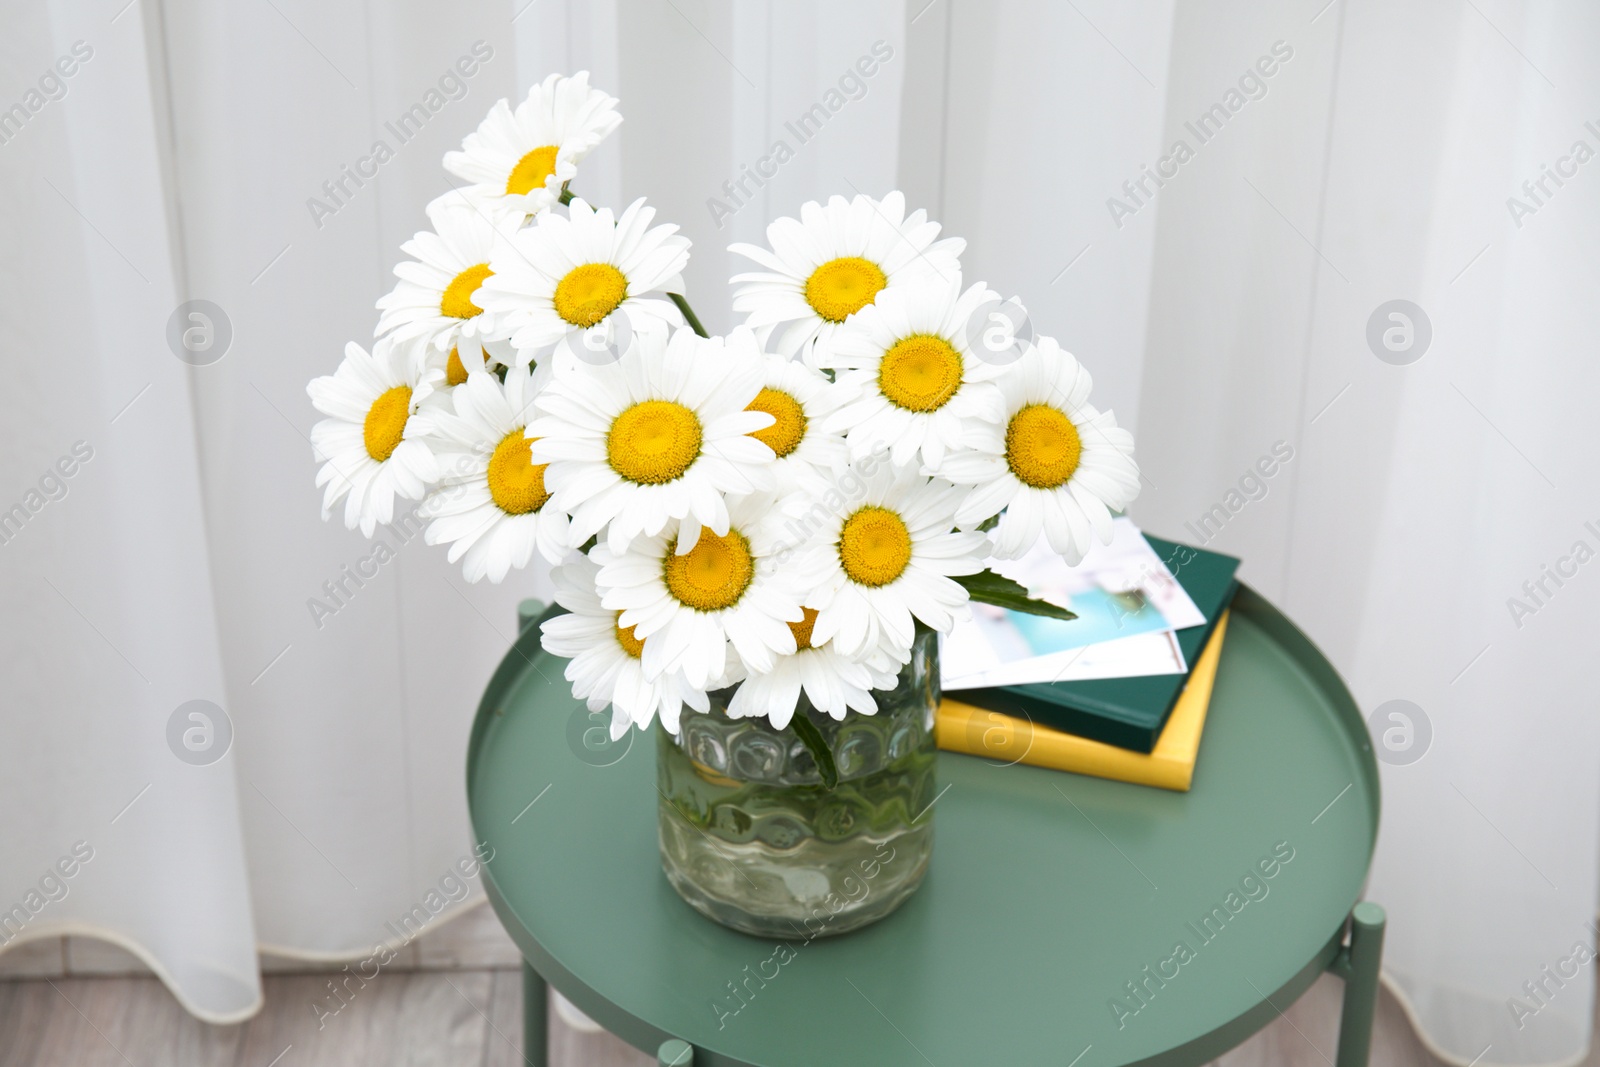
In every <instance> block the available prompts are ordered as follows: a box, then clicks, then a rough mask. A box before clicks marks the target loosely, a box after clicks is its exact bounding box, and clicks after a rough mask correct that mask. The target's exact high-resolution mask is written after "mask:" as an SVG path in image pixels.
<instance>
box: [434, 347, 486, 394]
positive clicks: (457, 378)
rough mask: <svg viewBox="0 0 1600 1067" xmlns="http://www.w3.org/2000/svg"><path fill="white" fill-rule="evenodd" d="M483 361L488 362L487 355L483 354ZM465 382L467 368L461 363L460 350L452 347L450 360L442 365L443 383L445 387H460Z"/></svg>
mask: <svg viewBox="0 0 1600 1067" xmlns="http://www.w3.org/2000/svg"><path fill="white" fill-rule="evenodd" d="M483 361H484V362H485V363H487V362H489V353H488V352H487V351H485V352H484V353H483ZM466 380H467V366H466V364H464V363H462V362H461V350H460V349H458V348H454V347H452V348H451V349H450V358H449V359H448V360H447V361H446V362H445V365H444V381H445V384H446V385H460V384H461V383H462V382H464V381H466Z"/></svg>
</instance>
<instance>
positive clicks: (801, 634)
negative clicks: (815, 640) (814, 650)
mask: <svg viewBox="0 0 1600 1067" xmlns="http://www.w3.org/2000/svg"><path fill="white" fill-rule="evenodd" d="M800 610H801V611H803V612H805V618H803V619H801V620H800V621H799V622H791V623H790V624H789V632H790V633H792V634H794V650H795V651H796V652H804V651H805V650H806V649H808V648H811V647H813V646H812V644H811V631H812V630H813V629H815V628H816V625H817V613H816V610H815V609H813V608H801V609H800Z"/></svg>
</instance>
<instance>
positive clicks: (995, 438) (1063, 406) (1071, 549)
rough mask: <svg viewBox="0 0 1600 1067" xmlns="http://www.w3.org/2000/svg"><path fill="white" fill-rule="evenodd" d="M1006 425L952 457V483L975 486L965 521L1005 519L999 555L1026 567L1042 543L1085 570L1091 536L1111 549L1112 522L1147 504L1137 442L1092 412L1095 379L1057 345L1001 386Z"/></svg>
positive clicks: (980, 432) (1044, 344)
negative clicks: (1142, 499) (1114, 515)
mask: <svg viewBox="0 0 1600 1067" xmlns="http://www.w3.org/2000/svg"><path fill="white" fill-rule="evenodd" d="M998 384H999V388H1000V392H1001V394H1002V395H1003V396H1004V398H1005V417H1004V419H1003V420H1002V421H1001V423H1000V424H999V425H996V426H975V427H973V429H972V430H971V433H970V436H969V437H968V438H967V441H966V444H967V445H968V446H969V447H968V449H965V450H962V451H958V452H954V453H952V454H951V455H950V456H949V458H948V459H946V460H945V464H944V467H943V468H942V473H943V474H944V475H945V476H946V477H948V478H950V479H951V480H952V481H954V482H957V483H959V484H961V485H966V486H974V487H975V488H974V489H972V491H971V492H970V494H968V496H967V498H966V500H965V502H963V503H962V505H961V507H960V509H959V510H958V511H957V512H956V521H957V522H959V523H961V524H962V525H963V526H965V525H968V524H971V523H978V522H982V521H983V520H985V519H987V518H989V517H990V516H991V515H995V514H998V513H1000V512H1001V510H1002V509H1004V514H1002V515H1000V523H999V526H998V527H997V528H996V529H995V531H994V540H995V550H994V554H995V555H996V556H998V557H999V558H1001V559H1019V558H1021V557H1022V556H1024V555H1026V554H1027V552H1028V550H1029V549H1030V548H1032V547H1033V545H1034V542H1036V541H1037V540H1038V539H1039V532H1040V530H1041V529H1042V530H1043V531H1044V535H1045V537H1046V538H1047V539H1048V540H1049V542H1050V548H1051V549H1052V550H1053V551H1055V552H1057V553H1060V554H1061V555H1062V556H1063V557H1065V558H1066V561H1067V562H1068V563H1069V564H1076V563H1078V562H1079V561H1080V560H1082V559H1083V555H1084V553H1085V552H1087V551H1088V550H1089V546H1090V544H1091V543H1092V542H1091V535H1093V536H1097V537H1098V538H1099V539H1100V540H1101V541H1102V542H1110V540H1111V512H1112V511H1121V510H1123V509H1124V508H1126V507H1127V506H1128V504H1130V503H1131V502H1132V501H1133V498H1134V497H1136V496H1138V495H1139V466H1138V464H1137V463H1135V462H1134V460H1133V435H1132V434H1130V433H1129V432H1128V431H1127V430H1124V429H1121V428H1120V427H1118V426H1117V419H1116V416H1115V415H1113V414H1112V413H1111V412H1109V411H1106V412H1100V411H1096V410H1095V409H1094V407H1092V406H1091V405H1090V404H1089V403H1088V398H1089V386H1090V380H1089V372H1088V371H1086V370H1084V369H1083V367H1082V366H1081V365H1080V364H1079V363H1078V361H1077V360H1076V359H1074V358H1073V357H1072V354H1071V353H1069V352H1065V351H1063V350H1062V348H1061V346H1060V345H1058V344H1056V342H1055V341H1054V340H1053V339H1051V338H1048V337H1046V338H1042V339H1041V340H1040V341H1039V343H1038V344H1037V345H1035V346H1029V347H1028V348H1027V349H1025V350H1024V352H1023V355H1022V358H1021V359H1019V360H1017V362H1016V363H1014V364H1012V365H1011V366H1010V367H1009V368H1007V371H1006V373H1005V374H1004V375H1003V376H1002V377H1001V378H1000V380H999V383H998Z"/></svg>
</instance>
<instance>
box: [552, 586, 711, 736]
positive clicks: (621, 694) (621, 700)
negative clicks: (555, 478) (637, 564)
mask: <svg viewBox="0 0 1600 1067" xmlns="http://www.w3.org/2000/svg"><path fill="white" fill-rule="evenodd" d="M599 571H600V568H599V566H598V565H597V564H596V563H595V562H594V561H593V560H591V559H589V558H588V557H587V556H576V557H574V558H573V559H572V561H571V562H569V563H565V564H562V565H561V566H559V567H557V568H555V569H554V570H553V571H551V572H550V576H551V578H552V579H553V580H554V582H555V599H556V603H557V604H560V605H561V606H562V607H564V608H566V609H567V611H568V612H570V614H567V615H557V616H556V617H555V618H552V619H546V620H545V621H544V622H543V623H542V624H541V625H540V627H539V634H540V643H541V644H543V646H544V647H545V649H547V650H548V651H550V652H551V653H554V654H555V655H557V656H565V657H567V659H568V660H569V661H570V662H568V664H567V669H566V678H567V681H569V682H571V683H572V695H573V696H575V697H577V698H578V699H579V700H582V701H584V702H585V703H586V704H587V705H588V707H589V710H590V711H602V710H604V709H605V706H606V705H607V704H610V705H611V739H612V740H613V741H615V740H616V739H617V738H619V737H621V736H622V735H623V734H625V733H627V732H628V726H629V725H630V724H637V725H638V726H640V727H641V728H642V727H645V726H649V725H650V720H651V719H652V718H654V717H655V716H657V715H659V716H660V717H661V725H662V726H665V727H666V728H667V730H669V731H670V732H672V733H674V734H675V733H677V732H678V716H679V714H680V713H681V712H682V710H683V705H685V704H687V705H689V706H690V707H691V708H693V709H695V710H696V711H702V712H703V711H708V710H710V707H711V703H710V701H708V700H707V699H706V695H705V693H704V692H703V691H701V690H697V689H692V688H690V687H689V686H688V685H686V684H685V683H684V681H683V677H682V676H681V675H679V674H676V673H664V674H661V675H659V676H657V677H655V678H653V679H652V678H646V677H645V673H644V667H643V665H642V662H641V658H640V657H641V656H642V655H643V654H644V644H645V643H644V642H643V641H642V640H640V639H639V638H638V637H636V636H635V635H634V628H633V627H631V626H623V625H622V623H621V621H620V620H619V618H618V615H619V614H620V613H619V612H616V611H612V610H611V609H610V608H607V607H603V606H602V605H601V603H600V594H599V593H598V592H596V590H595V584H594V580H595V575H596V574H598V573H599Z"/></svg>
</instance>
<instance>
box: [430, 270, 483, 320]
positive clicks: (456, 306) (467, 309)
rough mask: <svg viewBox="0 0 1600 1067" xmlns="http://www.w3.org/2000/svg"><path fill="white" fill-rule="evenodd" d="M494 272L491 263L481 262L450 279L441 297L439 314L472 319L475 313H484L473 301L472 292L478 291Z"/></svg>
mask: <svg viewBox="0 0 1600 1067" xmlns="http://www.w3.org/2000/svg"><path fill="white" fill-rule="evenodd" d="M493 273H494V272H493V271H491V270H490V269H489V264H487V263H479V264H478V265H477V266H475V267H468V268H467V269H466V270H464V271H462V272H461V273H460V274H457V275H456V276H455V277H454V278H452V279H450V284H449V285H447V286H445V287H444V295H443V296H441V297H440V298H439V314H441V315H448V316H450V317H451V318H452V319H470V318H472V316H474V315H479V314H482V312H483V309H482V308H481V307H479V306H478V305H477V304H474V303H473V302H472V294H473V293H476V292H477V291H478V286H480V285H482V284H483V280H484V279H485V278H487V277H488V276H489V275H491V274H493Z"/></svg>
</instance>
